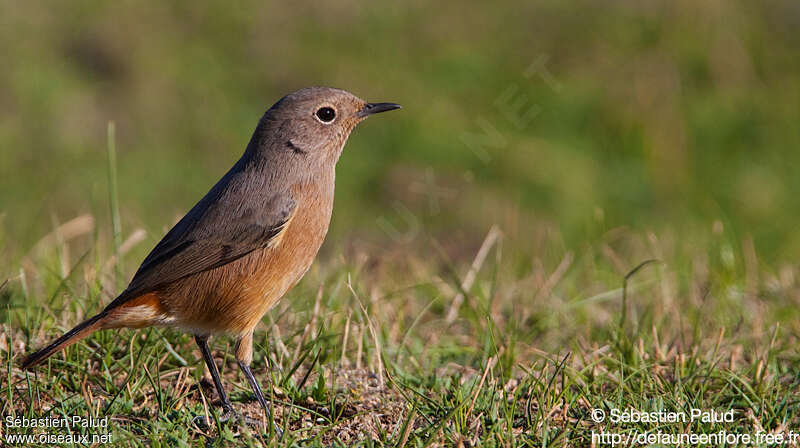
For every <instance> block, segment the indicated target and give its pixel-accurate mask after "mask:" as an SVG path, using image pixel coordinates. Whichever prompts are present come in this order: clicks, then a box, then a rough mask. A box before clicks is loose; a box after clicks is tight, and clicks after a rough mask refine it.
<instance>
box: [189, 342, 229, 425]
mask: <svg viewBox="0 0 800 448" xmlns="http://www.w3.org/2000/svg"><path fill="white" fill-rule="evenodd" d="M194 341H195V342H197V346H198V347H200V351H201V352H202V353H203V359H204V360H205V361H206V365H207V366H208V370H209V372H211V378H212V379H213V380H214V387H216V388H217V393H218V394H219V398H220V400H222V408H223V409H225V412H226V413H227V412H231V411H233V405H232V404H231V402H230V400H228V395H227V394H225V389H224V388H223V387H222V381H221V380H220V379H219V370H217V364H215V363H214V358H213V357H212V356H211V350H209V349H208V336H195V337H194Z"/></svg>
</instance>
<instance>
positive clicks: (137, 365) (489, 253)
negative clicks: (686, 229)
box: [0, 226, 800, 446]
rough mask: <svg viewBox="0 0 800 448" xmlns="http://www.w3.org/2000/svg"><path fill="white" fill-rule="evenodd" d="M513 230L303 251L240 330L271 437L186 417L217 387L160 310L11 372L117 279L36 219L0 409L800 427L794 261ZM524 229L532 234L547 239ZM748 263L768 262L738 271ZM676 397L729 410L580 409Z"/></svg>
mask: <svg viewBox="0 0 800 448" xmlns="http://www.w3.org/2000/svg"><path fill="white" fill-rule="evenodd" d="M62 227H63V226H62ZM717 230H719V229H717ZM59 231H60V229H55V230H54V234H58V233H59ZM85 231H86V235H97V234H98V232H97V231H96V230H95V229H93V228H89V227H87V228H86V229H85ZM86 235H84V237H86ZM493 235H494V236H493ZM89 237H90V238H99V237H92V236H89ZM495 237H496V238H495ZM717 237H718V238H719V239H723V240H724V232H723V234H721V235H717ZM75 238H76V239H79V238H80V237H75ZM515 238H517V239H522V240H524V238H525V237H524V236H523V235H507V234H503V235H502V236H500V234H499V233H497V230H496V229H492V230H491V231H490V232H488V234H487V239H486V240H485V241H484V243H485V244H484V245H483V246H482V247H481V248H479V249H478V250H476V252H475V253H474V255H477V256H476V257H474V258H473V259H472V260H470V259H468V258H467V259H462V260H458V259H451V258H450V256H449V255H448V249H446V248H445V247H443V245H442V244H441V243H440V242H439V241H438V240H437V239H436V238H432V237H431V238H430V239H429V243H430V247H434V248H435V247H439V251H437V250H435V249H434V250H433V251H432V252H431V254H432V255H431V256H430V257H427V258H422V257H420V256H419V255H416V254H415V252H414V251H412V250H409V248H408V247H404V248H403V249H396V248H394V249H392V248H390V250H387V251H386V252H385V253H384V254H383V255H376V254H375V253H370V252H367V251H365V249H364V248H358V247H356V248H352V249H351V250H353V253H352V254H348V255H347V256H344V257H339V258H327V259H323V260H320V261H318V262H317V263H316V264H315V267H314V268H313V269H312V270H311V271H310V273H309V274H308V275H307V277H306V279H304V280H303V282H301V284H300V285H299V286H298V287H297V288H296V289H295V290H294V291H293V292H291V293H290V294H289V295H288V297H286V298H285V299H284V300H283V301H281V302H280V304H279V305H278V306H277V307H276V308H275V309H274V310H272V311H271V312H270V313H269V314H268V316H267V317H265V319H264V321H263V322H262V324H261V325H260V326H259V328H258V330H257V332H256V341H255V347H256V350H255V359H254V366H253V367H254V368H253V370H254V372H255V374H256V377H257V378H258V379H259V380H260V381H261V382H262V383H263V384H264V385H265V387H266V389H265V390H267V391H269V392H268V394H269V395H271V398H272V400H273V403H274V406H275V412H274V414H275V421H276V423H277V424H278V425H279V426H280V427H281V428H283V430H284V431H285V437H284V438H283V439H282V440H280V441H279V442H278V441H275V440H274V439H272V440H270V439H269V434H268V433H267V432H265V431H263V430H262V431H258V430H256V429H253V428H250V427H247V426H242V427H239V426H237V425H235V424H232V423H224V424H219V425H217V424H212V425H211V427H198V426H197V424H195V423H193V418H194V417H195V416H198V415H206V414H209V415H212V416H213V418H212V421H215V420H214V419H216V418H218V415H217V413H218V408H217V406H215V405H218V402H216V401H215V400H216V397H215V392H214V391H213V387H211V383H210V381H209V379H208V378H207V374H206V377H204V376H203V368H202V360H201V358H200V356H199V352H197V351H196V349H195V346H194V343H193V341H192V339H191V337H190V336H189V335H186V334H182V333H179V332H176V331H173V330H168V329H152V330H141V331H132V330H125V331H114V332H111V331H108V332H101V333H97V334H95V335H94V336H92V337H90V338H89V339H86V340H84V341H82V342H81V343H79V344H77V345H75V346H73V347H70V348H69V349H67V350H66V351H65V352H64V353H63V354H59V355H57V356H54V357H53V358H51V360H50V361H49V362H48V363H47V364H45V366H44V367H43V368H40V369H38V370H37V371H36V372H32V373H24V372H22V371H20V370H19V369H18V367H17V361H18V359H19V357H20V356H21V354H23V353H25V352H27V351H29V350H31V349H33V348H36V347H39V346H41V345H42V344H43V343H44V342H45V341H46V340H48V339H50V338H52V337H55V336H56V335H58V334H59V333H61V332H62V331H64V330H66V329H68V328H69V327H71V326H72V325H74V324H75V323H77V322H78V321H80V320H81V319H82V318H84V317H87V316H89V315H90V314H91V313H93V312H95V311H97V310H99V309H100V308H101V305H102V304H103V303H107V301H108V300H109V298H110V297H111V296H112V295H113V292H114V291H115V287H114V281H113V279H114V277H115V269H116V267H115V266H114V260H115V257H114V255H113V250H114V249H113V245H111V246H108V245H106V244H101V243H102V241H97V242H96V243H95V244H92V245H91V246H90V248H89V250H88V251H87V252H85V253H82V254H74V255H69V253H70V246H71V245H76V244H75V241H70V240H64V239H63V238H45V239H44V240H45V241H52V242H53V244H52V245H51V246H50V247H48V248H45V249H42V252H41V255H39V256H36V257H35V258H31V259H29V260H27V261H26V263H25V264H24V266H25V267H24V268H23V269H22V270H21V271H19V272H20V273H25V275H24V276H23V275H21V274H20V275H16V276H14V277H12V278H10V279H9V280H8V281H7V282H6V283H5V284H4V286H3V288H2V290H1V291H0V294H2V301H3V304H4V307H3V308H4V311H3V314H2V318H3V324H2V325H3V330H4V331H3V335H2V336H1V337H2V339H0V349H2V352H0V353H2V355H3V359H4V363H3V364H4V365H3V382H2V387H1V388H0V391H2V396H3V400H2V406H0V413H1V414H2V415H4V416H7V415H8V416H16V417H22V416H25V417H29V418H32V417H43V416H71V415H80V416H93V417H103V416H106V415H107V416H110V423H109V428H108V431H109V432H110V434H111V437H112V439H113V441H114V442H115V443H117V444H119V445H126V446H231V445H236V446H238V445H242V446H267V445H269V446H296V445H302V446H348V445H352V444H356V445H358V446H589V445H591V444H592V432H593V431H594V432H595V433H599V432H600V431H601V430H605V431H611V432H614V431H616V432H619V433H623V434H630V433H633V432H635V431H642V432H644V431H651V432H658V431H660V432H661V433H664V434H682V433H696V434H701V433H706V434H712V433H717V432H719V431H722V430H724V431H727V432H729V433H748V434H756V433H757V432H758V431H765V432H767V433H770V432H771V433H775V434H778V433H786V434H787V437H788V433H789V431H792V430H797V429H798V427H800V400H799V399H798V398H797V397H798V396H799V395H798V393H797V392H798V391H799V390H800V387H799V386H800V369H799V368H798V365H800V364H798V358H799V357H800V353H799V352H798V348H797V347H798V343H797V342H798V341H797V335H798V324H797V322H799V321H800V320H798V319H797V318H798V307H797V302H798V297H799V296H798V294H799V293H800V289H798V285H797V283H796V280H795V271H794V269H793V268H789V267H787V268H785V269H784V270H783V271H781V272H780V274H779V275H778V276H777V277H774V276H773V274H772V273H770V272H765V271H764V270H762V269H761V268H758V269H759V270H758V272H756V273H752V272H747V270H748V269H751V268H752V267H753V266H750V267H745V264H747V263H746V262H745V261H743V260H742V259H741V258H742V257H747V254H746V252H747V250H748V249H747V247H745V248H744V250H743V251H741V250H737V249H731V248H729V247H728V246H727V245H726V244H720V241H716V242H715V241H708V242H707V244H704V245H695V246H694V247H692V248H691V249H690V250H691V253H692V254H693V255H694V257H689V255H688V254H686V253H682V250H681V249H679V248H677V247H670V246H667V245H666V243H665V242H664V241H663V240H662V239H660V238H659V237H656V236H655V235H652V234H651V235H647V236H641V235H635V234H622V235H619V234H618V235H612V236H610V237H609V236H607V237H606V238H605V239H604V240H601V241H598V242H597V243H595V244H592V245H590V246H588V247H585V248H583V249H581V250H580V251H574V252H572V251H567V252H564V253H562V254H561V256H560V257H552V258H543V257H541V256H536V255H532V252H529V251H530V250H531V248H524V249H523V248H522V247H524V246H520V245H515V244H510V243H511V242H513V241H514V239H515ZM643 239H647V240H649V241H650V242H651V243H652V244H651V245H650V247H649V248H643V247H642V246H638V245H637V243H640V242H641V241H642V240H643ZM539 244H541V245H542V246H541V247H533V250H534V252H533V253H539V254H547V253H555V252H557V250H556V249H554V248H553V247H552V246H553V245H554V243H553V242H552V241H547V240H544V241H540V243H539ZM745 246H746V244H745ZM102 247H106V248H107V249H106V251H105V252H103V250H102V249H100V248H102ZM720 247H721V251H719V252H717V251H718V250H720ZM128 249H129V248H128ZM623 249H626V251H624V252H623ZM125 250H126V244H125V243H124V242H123V244H122V245H121V253H123V254H124V252H125ZM401 250H402V251H403V252H402V256H398V254H399V252H398V251H401ZM729 250H730V251H732V252H728V251H729ZM109 251H111V253H109ZM654 255H657V257H658V258H659V261H658V262H651V263H647V264H639V262H634V260H640V261H644V260H649V259H651V258H654ZM65 257H66V258H65ZM686 258H689V259H691V260H692V261H691V262H690V263H686V262H683V261H681V260H682V259H686ZM346 260H349V261H346ZM624 266H630V269H628V268H625V269H628V271H624V270H623V271H618V269H617V268H621V267H624ZM65 268H66V269H65ZM740 271H741V272H740ZM626 274H629V275H628V276H626ZM470 277H471V278H472V280H471V281H469V282H468V281H466V280H467V279H468V278H470ZM753 277H755V278H757V279H763V280H757V282H756V283H754V284H747V282H746V281H745V279H746V278H751V279H752V278H753ZM456 296H461V297H462V301H461V304H460V306H458V308H457V309H456V311H455V312H453V311H451V308H453V307H454V303H456V302H454V298H455V297H456ZM448 316H451V317H450V318H448ZM213 351H214V354H215V357H216V358H217V359H218V360H222V359H224V362H222V364H221V370H222V375H223V377H224V380H225V384H226V385H227V387H228V390H229V391H230V392H231V398H232V400H233V402H234V404H235V406H236V408H237V409H239V410H240V411H241V412H242V413H243V414H245V415H247V416H250V417H253V418H258V419H260V418H261V413H260V408H259V406H258V404H257V402H256V401H255V399H254V396H252V394H251V393H250V389H249V387H248V385H247V383H246V381H245V380H244V378H243V377H241V376H240V375H239V373H238V369H237V368H236V364H235V361H234V359H233V354H232V341H231V340H229V339H227V338H224V337H223V338H217V339H214V340H213ZM380 366H383V368H382V369H381V367H380ZM270 386H271V387H270ZM692 408H699V409H703V410H710V409H714V410H718V411H720V412H722V411H727V410H730V409H733V410H734V415H735V419H734V421H733V422H722V423H720V422H716V423H710V422H709V423H706V422H692V423H688V424H687V423H663V424H651V423H618V424H613V423H608V422H605V423H602V424H600V423H596V422H594V421H593V420H592V412H593V410H594V409H602V410H603V411H604V412H606V414H607V415H610V412H611V410H612V409H619V410H625V409H634V410H638V411H642V412H655V411H658V410H666V411H676V412H678V411H683V412H686V413H687V414H688V413H689V412H690V409H692ZM37 431H39V430H24V429H19V428H9V427H4V428H3V432H4V434H6V435H7V434H17V433H27V432H34V433H35V432H37ZM78 432H85V433H87V434H94V433H98V430H97V429H83V430H78ZM273 444H274V445H273ZM712 445H713V444H712ZM595 446H606V445H603V444H599V445H598V444H597V442H595ZM609 446H610V445H609Z"/></svg>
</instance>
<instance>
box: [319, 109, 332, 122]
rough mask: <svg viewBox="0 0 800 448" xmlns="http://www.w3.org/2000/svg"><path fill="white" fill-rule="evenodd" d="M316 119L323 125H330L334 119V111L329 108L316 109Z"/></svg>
mask: <svg viewBox="0 0 800 448" xmlns="http://www.w3.org/2000/svg"><path fill="white" fill-rule="evenodd" d="M317 118H319V119H320V121H322V122H323V123H330V122H331V121H333V119H334V118H336V111H335V110H333V108H330V107H320V108H319V109H317Z"/></svg>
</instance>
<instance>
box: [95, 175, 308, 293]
mask: <svg viewBox="0 0 800 448" xmlns="http://www.w3.org/2000/svg"><path fill="white" fill-rule="evenodd" d="M220 196H223V197H220ZM224 196H225V195H224V193H223V194H222V195H216V194H214V190H212V191H211V192H209V195H208V196H207V197H205V198H203V200H201V201H200V202H199V203H198V204H197V205H196V206H195V207H194V208H193V209H192V210H191V211H190V212H189V213H187V214H186V216H184V217H183V219H181V221H180V222H178V224H176V225H175V227H173V228H172V229H171V230H170V231H169V232H168V233H167V235H166V236H164V238H163V239H162V240H161V241H160V242H159V243H158V244H157V245H156V247H155V248H154V249H153V250H152V252H150V254H149V255H148V256H147V258H145V260H144V262H142V265H141V266H140V267H139V269H138V271H137V272H136V274H135V275H134V277H133V280H131V283H130V284H129V285H128V288H126V289H125V291H124V292H123V293H122V294H120V296H119V297H117V298H116V299H115V300H114V301H113V302H111V303H110V304H109V305H108V307H106V309H111V308H115V307H116V306H119V305H120V304H122V303H124V302H127V301H128V300H131V299H134V298H136V297H139V296H141V295H143V294H147V293H148V292H152V291H154V290H157V289H158V288H160V287H162V286H164V285H167V284H170V283H172V282H174V281H176V280H179V279H181V278H184V277H188V276H190V275H194V274H198V273H200V272H203V271H207V270H210V269H214V268H216V267H219V266H223V265H225V264H228V263H230V262H232V261H235V260H237V259H239V258H241V257H243V256H245V255H247V254H249V253H250V252H252V251H254V250H257V249H262V248H265V247H267V246H269V245H270V243H271V242H273V241H275V238H276V236H278V235H279V234H280V233H281V231H282V230H283V229H284V228H285V227H286V226H287V223H288V222H289V221H290V220H291V217H292V215H293V213H294V211H295V209H296V202H295V200H294V199H293V198H292V197H291V196H290V195H289V194H288V193H278V194H273V195H271V196H269V197H267V198H266V199H265V200H264V201H247V203H246V204H239V205H238V206H235V207H234V206H232V205H231V202H230V201H226V200H225V199H227V198H225V197H224Z"/></svg>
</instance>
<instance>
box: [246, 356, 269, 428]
mask: <svg viewBox="0 0 800 448" xmlns="http://www.w3.org/2000/svg"><path fill="white" fill-rule="evenodd" d="M239 368H240V369H242V373H244V376H245V378H247V382H248V383H250V388H251V389H253V393H254V394H256V398H257V399H258V402H259V403H261V407H262V408H263V409H264V414H265V415H266V417H267V419H269V418H271V417H272V412H271V411H270V406H269V404H268V403H267V400H266V399H264V393H263V392H261V386H259V384H258V381H256V378H255V377H254V376H253V372H252V371H250V366H248V365H247V364H245V363H243V362H242V361H239Z"/></svg>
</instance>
